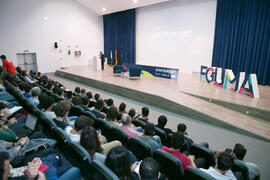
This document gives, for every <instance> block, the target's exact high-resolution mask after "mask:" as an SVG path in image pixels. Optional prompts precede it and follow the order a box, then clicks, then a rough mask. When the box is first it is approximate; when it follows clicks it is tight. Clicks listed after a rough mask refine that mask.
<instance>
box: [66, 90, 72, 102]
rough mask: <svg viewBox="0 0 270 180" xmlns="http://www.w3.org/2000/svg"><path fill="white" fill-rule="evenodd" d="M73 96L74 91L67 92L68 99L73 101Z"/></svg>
mask: <svg viewBox="0 0 270 180" xmlns="http://www.w3.org/2000/svg"><path fill="white" fill-rule="evenodd" d="M72 98H73V93H72V91H68V92H67V100H68V101H70V102H71V101H72Z"/></svg>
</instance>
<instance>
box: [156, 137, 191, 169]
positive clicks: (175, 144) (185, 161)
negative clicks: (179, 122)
mask: <svg viewBox="0 0 270 180" xmlns="http://www.w3.org/2000/svg"><path fill="white" fill-rule="evenodd" d="M184 142H185V141H184V135H182V134H173V136H172V138H171V145H172V147H171V148H169V147H166V146H163V147H162V148H161V150H163V151H166V152H168V153H170V154H171V155H173V156H175V157H177V158H178V159H179V160H180V161H181V162H182V166H183V169H184V171H185V170H186V168H187V167H188V166H193V167H196V164H195V163H194V160H195V157H194V156H191V155H190V156H189V157H187V156H186V155H185V154H183V153H181V152H180V150H181V148H182V147H183V145H184Z"/></svg>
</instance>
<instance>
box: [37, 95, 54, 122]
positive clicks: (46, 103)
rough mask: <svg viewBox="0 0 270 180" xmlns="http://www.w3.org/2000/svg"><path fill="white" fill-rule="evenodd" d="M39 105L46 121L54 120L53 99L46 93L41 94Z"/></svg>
mask: <svg viewBox="0 0 270 180" xmlns="http://www.w3.org/2000/svg"><path fill="white" fill-rule="evenodd" d="M39 97H40V98H39V100H40V104H41V106H42V107H43V114H44V116H45V117H46V118H47V119H50V120H53V119H55V118H56V115H55V113H54V112H53V111H52V108H53V105H54V103H55V102H54V98H53V97H52V96H48V95H47V94H46V93H42V94H41V95H40V96H39Z"/></svg>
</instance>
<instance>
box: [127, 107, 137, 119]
mask: <svg viewBox="0 0 270 180" xmlns="http://www.w3.org/2000/svg"><path fill="white" fill-rule="evenodd" d="M128 115H129V116H130V117H131V121H133V120H134V119H135V115H136V110H135V109H134V108H132V109H130V110H129V111H128Z"/></svg>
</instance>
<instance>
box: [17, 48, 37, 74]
mask: <svg viewBox="0 0 270 180" xmlns="http://www.w3.org/2000/svg"><path fill="white" fill-rule="evenodd" d="M17 62H18V66H20V67H21V69H22V70H25V71H30V70H32V71H34V72H38V67H37V53H28V52H24V53H17Z"/></svg>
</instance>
